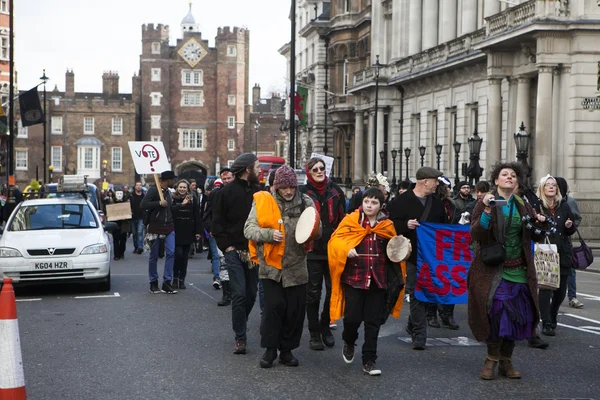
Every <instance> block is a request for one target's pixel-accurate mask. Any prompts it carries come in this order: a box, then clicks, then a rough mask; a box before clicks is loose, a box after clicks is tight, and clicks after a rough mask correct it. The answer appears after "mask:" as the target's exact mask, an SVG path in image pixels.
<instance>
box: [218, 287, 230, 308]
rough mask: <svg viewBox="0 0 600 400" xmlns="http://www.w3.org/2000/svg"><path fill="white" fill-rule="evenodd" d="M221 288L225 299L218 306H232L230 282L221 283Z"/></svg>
mask: <svg viewBox="0 0 600 400" xmlns="http://www.w3.org/2000/svg"><path fill="white" fill-rule="evenodd" d="M221 286H222V287H223V297H222V298H221V301H219V302H218V303H217V305H218V306H220V307H224V306H228V305H230V304H231V287H230V286H229V281H221Z"/></svg>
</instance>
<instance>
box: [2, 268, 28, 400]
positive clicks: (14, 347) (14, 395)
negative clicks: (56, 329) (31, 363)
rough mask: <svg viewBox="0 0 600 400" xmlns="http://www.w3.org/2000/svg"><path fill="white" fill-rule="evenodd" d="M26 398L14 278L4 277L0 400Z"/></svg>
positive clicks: (22, 399)
mask: <svg viewBox="0 0 600 400" xmlns="http://www.w3.org/2000/svg"><path fill="white" fill-rule="evenodd" d="M26 398H27V394H26V393H25V375H24V374H23V358H22V357H21V341H20V339H19V322H18V320H17V303H16V302H15V291H14V290H13V285H12V279H10V278H4V285H3V286H2V291H0V400H24V399H26Z"/></svg>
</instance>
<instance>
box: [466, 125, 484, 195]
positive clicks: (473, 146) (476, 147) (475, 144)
mask: <svg viewBox="0 0 600 400" xmlns="http://www.w3.org/2000/svg"><path fill="white" fill-rule="evenodd" d="M482 142H483V139H482V138H480V137H479V135H478V134H477V128H475V131H473V136H471V137H470V138H469V140H468V141H467V143H468V144H469V160H471V164H469V166H468V167H467V176H468V177H469V184H470V185H471V186H473V181H475V183H477V182H479V178H481V175H483V170H482V169H481V166H480V165H479V152H480V150H481V143H482Z"/></svg>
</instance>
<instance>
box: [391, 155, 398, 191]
mask: <svg viewBox="0 0 600 400" xmlns="http://www.w3.org/2000/svg"><path fill="white" fill-rule="evenodd" d="M397 156H398V150H396V149H392V186H391V189H392V193H396V189H398V185H396V157H397Z"/></svg>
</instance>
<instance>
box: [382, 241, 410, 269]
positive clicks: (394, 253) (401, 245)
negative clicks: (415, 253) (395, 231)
mask: <svg viewBox="0 0 600 400" xmlns="http://www.w3.org/2000/svg"><path fill="white" fill-rule="evenodd" d="M411 252H412V245H411V244H410V240H408V239H407V238H405V237H404V236H402V235H399V236H394V237H393V238H391V239H390V241H389V242H388V244H387V248H386V253H387V256H388V258H389V259H390V260H391V261H392V262H396V263H399V262H402V261H405V260H406V259H408V257H410V253H411Z"/></svg>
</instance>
